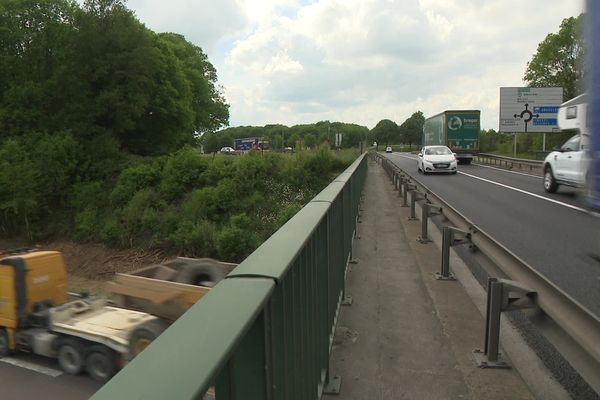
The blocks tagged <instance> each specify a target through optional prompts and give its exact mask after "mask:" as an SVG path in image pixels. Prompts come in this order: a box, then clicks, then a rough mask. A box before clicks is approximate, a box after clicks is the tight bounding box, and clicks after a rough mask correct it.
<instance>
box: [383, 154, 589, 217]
mask: <svg viewBox="0 0 600 400" xmlns="http://www.w3.org/2000/svg"><path fill="white" fill-rule="evenodd" d="M392 154H393V155H394V153H392ZM402 157H404V158H410V159H411V160H414V168H415V170H416V168H417V167H416V165H417V161H416V160H417V156H416V155H414V154H410V153H396V154H395V157H394V158H393V159H398V158H402ZM458 173H459V174H460V173H466V174H470V175H474V176H477V177H479V178H483V179H488V180H492V181H495V182H498V183H502V184H503V185H508V186H511V187H514V188H517V189H520V190H525V191H526V192H529V193H533V194H535V195H538V196H542V197H545V198H548V199H551V200H555V201H559V202H562V203H566V204H569V205H572V206H575V207H579V208H582V209H585V208H586V199H585V192H584V191H583V190H581V189H577V188H572V187H569V186H564V185H561V186H559V189H558V192H557V193H548V192H546V191H545V190H544V186H543V180H542V178H541V177H538V176H534V175H528V174H523V173H520V172H513V171H507V170H503V169H500V168H492V167H488V166H485V165H479V164H471V165H462V164H461V165H459V166H458Z"/></svg>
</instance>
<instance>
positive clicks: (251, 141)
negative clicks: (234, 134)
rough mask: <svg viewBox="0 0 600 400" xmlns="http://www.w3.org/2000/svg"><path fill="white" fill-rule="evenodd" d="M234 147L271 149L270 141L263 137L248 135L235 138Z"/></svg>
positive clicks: (243, 149)
mask: <svg viewBox="0 0 600 400" xmlns="http://www.w3.org/2000/svg"><path fill="white" fill-rule="evenodd" d="M233 147H234V148H235V150H236V151H239V152H241V151H250V150H269V141H268V140H266V139H265V138H262V137H248V138H239V139H234V144H233Z"/></svg>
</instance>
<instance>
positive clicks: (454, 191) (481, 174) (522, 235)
mask: <svg viewBox="0 0 600 400" xmlns="http://www.w3.org/2000/svg"><path fill="white" fill-rule="evenodd" d="M385 156H386V157H388V158H389V159H390V160H391V161H393V162H394V163H395V164H396V165H397V166H398V167H400V168H401V169H403V170H404V171H405V172H407V173H408V174H410V175H412V176H414V177H415V178H416V179H417V180H418V181H419V182H422V183H423V184H424V185H425V186H427V187H428V188H429V189H431V191H433V192H434V193H435V194H436V195H437V196H439V197H441V198H442V199H443V200H444V201H446V202H447V203H449V204H450V205H451V206H452V207H454V208H455V209H456V210H458V211H459V212H460V213H461V214H463V215H464V216H465V217H467V218H468V219H470V220H471V221H472V222H473V223H474V224H476V225H478V226H479V228H480V229H482V230H484V231H485V232H486V233H488V234H489V235H491V236H492V237H493V238H494V239H495V240H497V241H498V242H500V243H501V244H503V245H504V246H505V247H507V248H508V249H509V250H511V251H512V252H513V253H515V254H516V255H517V256H519V257H520V258H521V259H523V260H524V261H526V262H527V263H528V264H529V265H531V266H532V267H533V268H535V269H536V270H537V271H538V272H540V273H542V274H543V275H544V276H546V277H547V278H548V279H549V280H550V281H551V282H553V283H554V284H555V285H557V286H558V287H560V288H561V289H562V290H564V291H565V292H566V293H568V294H569V295H570V296H571V297H573V298H574V299H575V300H577V301H579V302H580V303H581V304H582V305H584V306H585V307H587V308H588V309H589V310H590V311H592V312H593V313H595V314H596V315H600V218H599V217H598V216H597V215H594V214H590V213H589V212H587V211H586V210H585V196H584V192H583V191H582V190H579V189H575V188H569V187H566V186H560V187H559V189H558V192H557V193H555V194H549V193H546V192H545V191H544V188H543V186H542V179H541V178H540V177H536V176H530V175H527V174H522V173H518V172H512V171H507V170H501V169H497V168H491V167H487V166H480V165H459V167H458V171H459V172H458V174H456V175H439V174H435V175H423V174H422V173H418V172H417V162H416V156H415V155H412V154H409V153H392V154H385Z"/></svg>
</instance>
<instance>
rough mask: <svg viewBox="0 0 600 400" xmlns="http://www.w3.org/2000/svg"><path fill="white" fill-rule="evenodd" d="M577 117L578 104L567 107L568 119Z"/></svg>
mask: <svg viewBox="0 0 600 400" xmlns="http://www.w3.org/2000/svg"><path fill="white" fill-rule="evenodd" d="M575 118H577V106H571V107H567V119H575Z"/></svg>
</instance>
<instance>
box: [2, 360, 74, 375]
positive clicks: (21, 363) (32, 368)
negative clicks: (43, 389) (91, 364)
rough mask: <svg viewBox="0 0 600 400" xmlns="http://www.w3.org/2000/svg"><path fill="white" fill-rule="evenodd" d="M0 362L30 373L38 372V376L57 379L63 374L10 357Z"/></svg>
mask: <svg viewBox="0 0 600 400" xmlns="http://www.w3.org/2000/svg"><path fill="white" fill-rule="evenodd" d="M0 361H1V362H3V363H5V364H10V365H14V366H15V367H19V368H25V369H28V370H30V371H34V372H38V373H40V374H44V375H48V376H51V377H52V378H56V377H59V376H61V375H62V374H63V372H62V371H59V370H57V369H54V368H48V367H43V366H41V365H37V364H34V363H31V362H28V361H24V360H19V359H18V358H12V357H3V358H0Z"/></svg>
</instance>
